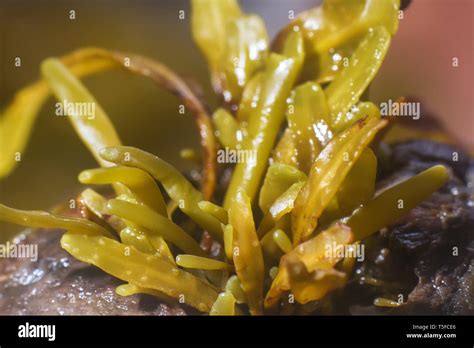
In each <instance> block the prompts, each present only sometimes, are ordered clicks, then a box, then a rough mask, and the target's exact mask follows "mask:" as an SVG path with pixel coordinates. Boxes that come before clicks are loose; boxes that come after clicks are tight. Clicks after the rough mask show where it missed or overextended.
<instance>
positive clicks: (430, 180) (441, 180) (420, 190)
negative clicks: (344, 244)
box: [341, 165, 449, 240]
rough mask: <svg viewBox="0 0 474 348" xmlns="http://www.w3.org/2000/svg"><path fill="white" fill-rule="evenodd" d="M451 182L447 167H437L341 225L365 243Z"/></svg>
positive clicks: (382, 196)
mask: <svg viewBox="0 0 474 348" xmlns="http://www.w3.org/2000/svg"><path fill="white" fill-rule="evenodd" d="M448 180H449V172H448V170H447V169H446V167H444V166H442V165H436V166H433V167H431V168H428V169H426V170H425V171H423V172H421V173H419V174H417V175H415V176H413V177H411V178H409V179H407V180H405V181H403V182H401V183H399V184H397V185H395V186H392V187H390V188H388V189H386V190H385V191H383V192H381V193H379V194H378V195H377V196H375V197H374V198H373V199H371V200H370V201H368V202H367V203H365V204H363V205H362V206H361V207H360V208H358V209H357V210H356V211H355V212H354V213H353V214H352V215H351V216H350V217H348V218H345V219H342V220H341V221H343V222H344V223H345V224H347V226H349V227H350V228H351V229H352V231H353V232H354V235H355V239H356V240H362V239H364V238H367V237H368V236H370V235H371V234H372V233H374V232H376V231H378V230H380V229H381V228H383V227H386V226H390V225H391V224H393V223H395V222H396V221H397V220H398V219H400V218H401V217H402V216H403V215H405V214H407V213H408V212H409V211H410V210H411V209H413V208H414V207H416V206H417V205H418V204H420V203H421V202H423V201H424V200H425V199H427V198H428V197H429V196H430V195H431V194H432V193H433V192H435V191H436V190H438V189H440V188H441V187H442V186H443V185H444V184H446V182H447V181H448Z"/></svg>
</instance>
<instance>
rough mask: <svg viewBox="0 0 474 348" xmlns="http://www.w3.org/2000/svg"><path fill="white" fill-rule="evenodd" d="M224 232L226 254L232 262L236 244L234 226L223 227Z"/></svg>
mask: <svg viewBox="0 0 474 348" xmlns="http://www.w3.org/2000/svg"><path fill="white" fill-rule="evenodd" d="M223 230H224V252H225V255H226V257H227V258H228V259H229V260H232V254H233V243H234V228H233V227H232V225H230V224H229V225H225V226H223Z"/></svg>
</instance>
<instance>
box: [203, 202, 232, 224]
mask: <svg viewBox="0 0 474 348" xmlns="http://www.w3.org/2000/svg"><path fill="white" fill-rule="evenodd" d="M198 207H199V209H201V210H202V211H203V212H205V213H208V214H209V215H212V216H214V217H215V218H216V219H217V220H219V222H221V223H223V224H227V222H228V220H229V216H228V213H227V210H225V209H224V208H222V207H221V206H218V205H217V204H214V203H212V202H209V201H201V202H198Z"/></svg>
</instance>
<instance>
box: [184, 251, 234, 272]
mask: <svg viewBox="0 0 474 348" xmlns="http://www.w3.org/2000/svg"><path fill="white" fill-rule="evenodd" d="M176 264H177V265H178V266H181V267H183V268H193V269H202V270H207V271H222V270H227V269H229V265H228V264H226V263H225V262H222V261H219V260H214V259H210V258H208V257H201V256H196V255H184V254H181V255H178V256H176Z"/></svg>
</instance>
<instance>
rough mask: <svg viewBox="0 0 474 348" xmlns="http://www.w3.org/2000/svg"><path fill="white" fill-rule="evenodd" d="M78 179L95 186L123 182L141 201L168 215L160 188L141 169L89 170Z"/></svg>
mask: <svg viewBox="0 0 474 348" xmlns="http://www.w3.org/2000/svg"><path fill="white" fill-rule="evenodd" d="M78 179H79V182H81V183H82V184H94V185H104V184H113V183H115V182H121V183H122V184H124V185H125V186H127V187H128V188H129V189H130V191H131V192H132V194H133V195H136V196H137V198H138V199H139V200H140V201H142V202H143V203H145V204H146V205H147V206H149V207H150V208H152V209H154V210H155V211H157V212H158V213H159V214H161V215H163V216H166V215H167V212H166V205H165V201H164V199H163V195H162V194H161V191H160V189H159V187H158V186H157V185H156V183H155V180H153V178H152V177H151V176H150V175H149V174H148V173H147V172H145V171H143V170H141V169H138V168H132V167H123V166H115V167H110V168H95V169H88V170H84V171H82V172H81V173H80V174H79V177H78Z"/></svg>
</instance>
